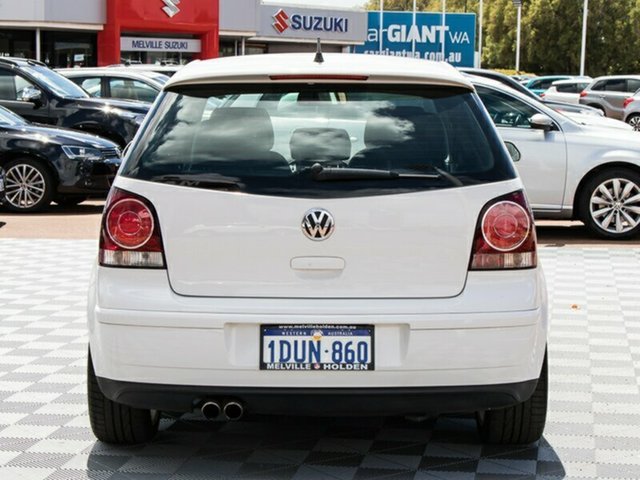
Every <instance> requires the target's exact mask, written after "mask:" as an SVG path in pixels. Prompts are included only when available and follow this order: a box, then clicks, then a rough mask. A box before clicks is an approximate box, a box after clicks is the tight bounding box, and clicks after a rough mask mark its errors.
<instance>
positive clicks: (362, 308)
mask: <svg viewBox="0 0 640 480" xmlns="http://www.w3.org/2000/svg"><path fill="white" fill-rule="evenodd" d="M317 60H318V61H314V59H313V56H312V55H306V54H291V55H256V56H248V57H237V58H227V59H221V60H211V61H204V62H194V63H192V64H190V65H189V66H187V67H185V68H184V69H183V70H181V71H180V72H179V73H177V74H176V75H175V76H174V77H173V78H172V79H171V80H170V81H169V82H168V83H167V85H166V87H165V89H164V92H163V93H162V94H161V96H160V98H159V99H158V100H157V102H156V103H155V106H154V108H153V110H152V112H151V113H150V114H149V116H148V117H147V120H146V122H145V124H144V125H143V126H142V129H141V131H140V133H139V135H138V136H137V139H136V140H135V142H134V145H133V146H132V147H131V149H130V150H129V153H128V156H127V158H126V160H125V163H124V164H123V167H122V168H121V171H120V175H119V176H118V177H117V179H116V181H115V184H114V188H113V189H112V191H111V193H110V195H109V198H108V200H107V203H106V206H105V213H104V217H103V222H102V232H101V238H100V254H99V261H98V263H97V265H96V268H95V270H94V275H93V281H92V283H91V289H90V293H89V308H88V315H89V330H90V357H89V367H88V388H89V412H90V419H91V424H92V427H93V431H94V433H95V434H96V436H97V437H98V438H99V439H100V440H103V441H106V442H112V443H121V444H126V443H138V442H145V441H148V440H150V439H151V438H152V437H153V436H154V435H155V433H156V432H157V428H158V417H159V414H160V412H161V411H167V412H191V411H193V410H198V409H199V410H201V411H202V413H203V414H204V415H205V416H206V417H207V418H220V419H226V420H236V419H239V418H240V417H241V416H242V415H243V413H244V412H247V413H259V414H287V415H298V414H300V415H305V414H307V415H308V414H312V415H413V414H415V415H432V414H438V413H444V412H446V413H455V412H476V413H477V418H478V424H479V428H480V431H481V433H482V435H483V438H484V439H485V440H486V441H488V442H496V443H530V442H533V441H536V440H538V439H539V438H540V436H541V435H542V432H543V428H544V423H545V415H546V407H547V366H546V365H547V364H546V344H547V327H548V311H547V296H546V288H545V282H544V277H543V273H542V270H541V268H540V266H539V265H538V261H537V256H536V237H535V229H534V224H533V218H532V213H531V210H530V208H529V205H528V203H527V200H526V197H525V194H524V193H523V186H522V182H521V181H520V179H519V178H518V176H517V174H516V172H515V170H514V168H513V165H512V163H511V160H510V158H509V156H508V152H507V150H506V149H505V147H504V145H503V143H502V142H501V141H500V138H499V137H498V134H497V132H496V130H495V127H494V126H493V124H492V122H491V119H490V118H489V116H488V115H487V113H486V111H485V110H484V108H483V107H482V104H481V102H480V100H479V99H478V97H477V95H476V94H475V92H474V89H473V87H472V85H471V84H470V83H469V81H468V80H467V79H465V78H464V77H462V76H461V75H460V74H459V73H458V72H456V70H455V69H454V68H452V67H449V66H446V65H441V64H435V63H429V62H424V61H417V60H408V59H400V58H380V57H374V56H360V55H344V54H336V55H326V56H324V58H319V59H317Z"/></svg>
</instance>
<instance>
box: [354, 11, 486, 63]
mask: <svg viewBox="0 0 640 480" xmlns="http://www.w3.org/2000/svg"><path fill="white" fill-rule="evenodd" d="M368 20H369V24H368V30H367V41H366V42H365V44H364V45H362V46H356V47H355V48H354V51H355V53H365V54H372V55H393V56H399V57H414V58H422V59H425V60H437V61H442V60H443V58H442V42H444V43H445V58H444V60H445V61H446V62H448V63H450V64H452V65H454V66H456V67H473V66H474V51H475V43H476V15H475V13H447V14H446V15H445V24H444V26H443V24H442V14H441V13H421V12H419V13H417V14H416V22H415V25H414V24H413V13H412V12H387V11H385V12H384V15H383V24H384V28H383V29H382V50H380V12H377V11H375V12H369V18H368Z"/></svg>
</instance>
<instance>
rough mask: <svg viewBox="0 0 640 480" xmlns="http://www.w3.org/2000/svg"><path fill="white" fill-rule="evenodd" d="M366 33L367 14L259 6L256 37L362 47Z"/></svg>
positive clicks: (350, 11) (348, 11)
mask: <svg viewBox="0 0 640 480" xmlns="http://www.w3.org/2000/svg"><path fill="white" fill-rule="evenodd" d="M366 32H367V14H366V12H361V11H356V10H353V11H352V10H331V11H327V10H319V9H313V8H298V7H293V6H277V5H264V4H263V5H261V6H260V31H259V32H258V36H259V37H277V38H291V39H296V38H297V39H304V38H308V39H312V40H315V39H317V38H320V39H322V40H325V41H331V40H333V41H337V42H347V43H362V42H363V41H364V39H365V37H366Z"/></svg>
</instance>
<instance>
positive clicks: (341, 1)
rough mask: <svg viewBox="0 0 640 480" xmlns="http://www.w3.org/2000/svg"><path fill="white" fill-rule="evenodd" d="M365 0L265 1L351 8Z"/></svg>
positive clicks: (358, 5)
mask: <svg viewBox="0 0 640 480" xmlns="http://www.w3.org/2000/svg"><path fill="white" fill-rule="evenodd" d="M365 1H366V0H281V1H280V0H278V1H276V0H273V1H268V0H266V1H265V3H288V4H291V5H300V6H305V7H333V8H353V7H361V6H362V5H364V3H365Z"/></svg>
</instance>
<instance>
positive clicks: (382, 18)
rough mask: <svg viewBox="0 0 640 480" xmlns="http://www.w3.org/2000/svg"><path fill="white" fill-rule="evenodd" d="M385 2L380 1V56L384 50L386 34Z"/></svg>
mask: <svg viewBox="0 0 640 480" xmlns="http://www.w3.org/2000/svg"><path fill="white" fill-rule="evenodd" d="M383 22H384V0H380V28H379V32H378V37H379V38H378V40H379V41H380V47H379V50H378V53H379V54H380V55H382V48H383V45H384V42H383V40H382V34H383V33H384V25H383Z"/></svg>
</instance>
